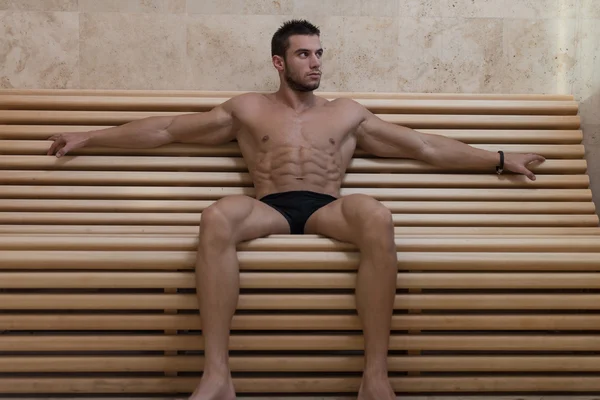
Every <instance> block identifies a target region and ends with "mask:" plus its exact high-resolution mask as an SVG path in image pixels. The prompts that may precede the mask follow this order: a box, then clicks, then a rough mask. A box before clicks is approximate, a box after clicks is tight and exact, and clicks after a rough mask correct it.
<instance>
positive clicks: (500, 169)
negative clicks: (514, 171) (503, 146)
mask: <svg viewBox="0 0 600 400" xmlns="http://www.w3.org/2000/svg"><path fill="white" fill-rule="evenodd" d="M498 153H500V165H498V166H497V167H496V173H497V174H498V175H500V174H501V173H502V172H503V171H504V152H503V151H502V150H500V151H498Z"/></svg>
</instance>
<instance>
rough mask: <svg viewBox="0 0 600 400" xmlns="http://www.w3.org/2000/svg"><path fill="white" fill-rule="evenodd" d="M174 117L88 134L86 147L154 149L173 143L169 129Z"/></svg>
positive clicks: (129, 124)
mask: <svg viewBox="0 0 600 400" xmlns="http://www.w3.org/2000/svg"><path fill="white" fill-rule="evenodd" d="M172 121H173V117H149V118H144V119H139V120H136V121H132V122H129V123H126V124H124V125H121V126H116V127H113V128H107V129H102V130H98V131H93V132H87V135H88V138H87V140H86V143H85V145H86V146H105V147H120V148H138V149H143V148H153V147H160V146H162V145H165V144H167V143H170V142H171V141H172V138H171V135H170V134H169V132H168V131H167V127H168V126H169V125H170V124H171V122H172Z"/></svg>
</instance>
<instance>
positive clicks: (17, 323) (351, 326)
mask: <svg viewBox="0 0 600 400" xmlns="http://www.w3.org/2000/svg"><path fill="white" fill-rule="evenodd" d="M201 328H202V327H201V324H200V318H199V316H198V315H183V314H177V315H168V314H163V313H162V312H160V313H157V314H144V315H139V314H118V315H103V314H98V313H94V314H89V315H72V314H64V313H63V314H60V313H53V314H47V313H45V314H35V313H31V314H29V313H28V314H17V315H15V314H0V329H2V330H5V331H20V330H24V331H32V330H35V331H37V330H43V331H48V330H53V331H64V330H78V331H97V330H102V331H113V330H127V331H131V330H166V329H177V330H199V329H201ZM391 328H392V330H403V331H406V330H431V331H437V330H440V331H447V330H469V331H473V330H477V331H483V330H485V331H488V330H493V331H519V330H526V331H587V330H590V331H598V330H600V315H598V314H579V315H576V314H533V313H527V314H517V315H514V314H510V313H503V314H494V315H462V314H453V313H451V312H444V313H443V315H419V314H413V315H394V316H393V317H392V325H391ZM361 329H362V328H361V323H360V320H359V319H358V316H356V315H310V314H309V315H286V314H276V315H234V317H233V320H232V330H257V331H269V330H277V331H294V332H301V331H313V330H325V331H332V330H336V331H337V330H341V331H348V330H356V331H360V330H361Z"/></svg>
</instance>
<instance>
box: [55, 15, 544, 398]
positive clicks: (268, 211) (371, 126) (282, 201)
mask: <svg viewBox="0 0 600 400" xmlns="http://www.w3.org/2000/svg"><path fill="white" fill-rule="evenodd" d="M319 38H320V32H319V30H318V28H316V27H315V26H314V25H312V24H310V23H309V22H307V21H304V20H302V21H297V20H294V21H289V22H286V23H285V24H284V25H283V26H282V27H281V28H280V29H279V30H278V31H277V32H276V33H275V35H274V36H273V40H272V61H273V65H274V66H275V68H276V69H277V71H278V73H279V78H280V80H281V85H280V88H279V90H278V91H277V92H276V93H270V94H258V93H247V94H243V95H240V96H237V97H234V98H232V99H230V100H228V101H226V102H224V103H223V104H221V105H219V106H217V107H215V108H214V109H212V110H211V111H209V112H204V113H195V114H184V115H180V116H177V117H149V118H145V119H141V120H137V121H133V122H130V123H127V124H124V125H122V126H119V127H114V128H108V129H103V130H100V131H95V132H82V133H65V134H60V135H54V136H52V137H51V138H50V139H51V140H54V143H53V144H52V146H51V148H50V150H49V151H48V155H52V154H55V153H56V156H57V157H61V156H63V155H65V154H67V153H68V152H69V151H72V150H74V149H77V148H80V147H83V146H109V147H122V148H153V147H158V146H162V145H165V144H168V143H195V144H201V145H211V146H212V145H220V144H224V143H226V142H229V141H231V140H233V139H237V141H238V144H239V146H240V149H241V152H242V155H243V157H244V160H245V162H246V163H247V166H248V170H249V172H250V175H251V177H252V180H253V182H254V187H255V197H256V198H252V197H249V196H243V195H236V196H226V197H224V198H222V199H220V200H218V201H217V202H215V203H214V204H212V205H211V206H210V207H208V208H207V209H206V210H204V211H203V212H202V220H201V222H200V234H199V245H198V253H197V257H198V258H197V263H196V277H197V278H196V288H197V296H198V302H199V308H200V318H201V322H202V333H203V336H204V340H205V366H204V374H203V376H202V379H201V380H200V384H199V385H198V387H197V388H196V390H195V391H194V393H193V394H192V396H191V397H190V399H191V400H231V399H234V398H235V390H234V386H233V383H232V379H231V373H230V369H229V358H228V357H229V354H228V347H229V334H230V327H231V319H232V317H233V315H234V312H235V310H236V307H237V301H238V293H239V270H238V259H237V254H236V245H237V244H238V243H240V242H242V241H247V240H251V239H255V238H259V237H263V236H267V235H271V234H289V233H293V234H301V233H310V234H319V235H324V236H327V237H331V238H334V239H337V240H340V241H344V242H350V243H353V244H355V245H356V246H357V247H358V249H359V250H360V254H361V261H360V266H359V269H358V276H357V283H356V304H357V312H358V316H359V318H360V320H361V323H362V328H363V333H364V340H365V349H364V350H365V359H364V371H363V379H362V383H361V386H360V390H359V394H358V398H359V399H360V400H391V399H395V396H394V392H393V389H392V387H391V385H390V382H389V379H388V366H387V354H388V343H389V336H390V325H391V317H392V311H393V305H394V296H395V293H396V274H397V258H396V248H395V242H394V224H393V222H392V216H391V213H390V211H389V210H388V209H387V208H386V207H384V206H383V205H382V204H381V203H380V202H379V201H377V200H375V199H374V198H372V197H369V196H366V195H363V194H353V195H349V196H344V197H341V196H340V186H341V182H342V179H343V177H344V173H345V172H346V168H347V167H348V164H349V163H350V161H351V159H352V155H353V153H354V150H355V148H356V147H357V146H359V147H360V148H362V149H364V150H365V151H367V152H368V153H370V154H373V155H375V156H380V157H398V158H412V159H417V160H422V161H424V162H427V163H429V164H432V165H435V166H438V167H453V166H456V165H460V166H462V167H468V168H473V169H474V170H480V171H481V170H486V169H487V170H489V171H490V173H493V172H495V171H496V170H495V167H496V166H498V165H499V164H500V158H501V155H500V154H499V153H496V152H489V151H485V150H479V149H475V148H473V147H471V146H469V145H467V144H463V143H461V142H459V141H455V140H452V139H448V138H445V137H442V136H438V135H429V134H424V133H420V132H417V131H414V130H412V129H409V128H406V127H402V126H397V125H394V124H391V123H387V122H384V121H383V120H381V119H380V118H378V117H377V116H375V115H374V114H372V113H371V112H370V111H368V110H367V109H365V108H364V107H363V106H362V105H360V104H359V103H357V102H355V101H353V100H350V99H337V100H334V101H327V100H325V99H323V98H321V97H317V96H315V95H314V93H313V91H314V90H315V89H317V88H318V87H319V83H320V80H321V73H322V69H321V67H322V56H323V49H322V48H321V42H320V39H319ZM504 157H505V159H504V168H505V169H507V170H510V171H513V172H516V173H521V174H524V175H526V176H527V177H528V178H529V179H532V180H534V179H535V176H534V174H533V173H532V172H531V171H530V170H529V169H528V168H527V165H528V164H529V163H530V162H532V161H543V160H544V158H543V157H541V156H539V155H535V154H506V155H505V156H504Z"/></svg>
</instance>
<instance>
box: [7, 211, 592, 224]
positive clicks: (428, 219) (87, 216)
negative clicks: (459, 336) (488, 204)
mask: <svg viewBox="0 0 600 400" xmlns="http://www.w3.org/2000/svg"><path fill="white" fill-rule="evenodd" d="M392 219H393V222H394V225H395V226H513V227H519V226H523V227H534V226H537V227H542V226H548V227H551V226H552V227H559V226H565V227H566V226H571V227H585V226H588V227H597V226H598V216H597V215H595V214H589V215H558V214H547V215H535V214H534V215H527V214H514V215H512V214H393V215H392ZM201 220H202V216H201V214H200V213H109V212H105V213H79V212H63V213H60V214H59V213H55V212H14V211H13V212H0V224H38V225H39V224H42V225H43V224H49V225H53V224H62V225H67V224H72V225H94V224H104V225H111V224H115V225H126V224H131V225H144V224H145V225H161V224H162V225H169V226H173V225H191V226H198V225H199V223H200V221H201Z"/></svg>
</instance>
